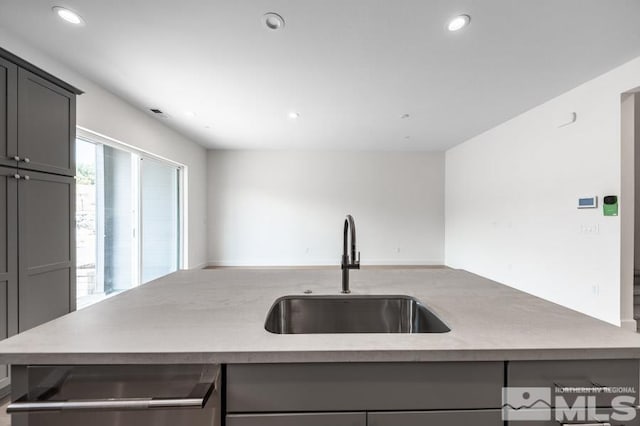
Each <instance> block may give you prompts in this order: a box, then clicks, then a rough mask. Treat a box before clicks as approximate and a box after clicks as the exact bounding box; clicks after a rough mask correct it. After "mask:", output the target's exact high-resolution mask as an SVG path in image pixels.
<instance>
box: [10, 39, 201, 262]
mask: <svg viewBox="0 0 640 426" xmlns="http://www.w3.org/2000/svg"><path fill="white" fill-rule="evenodd" d="M0 46H2V47H3V48H5V49H6V50H9V51H10V52H12V53H14V54H16V55H18V56H20V57H22V58H23V59H25V60H27V61H29V62H31V63H33V64H34V65H36V66H38V67H40V68H42V69H44V70H45V71H47V72H49V73H51V74H53V75H55V76H56V77H59V78H61V79H63V80H65V81H67V82H68V83H70V84H72V85H74V86H76V87H78V88H79V89H81V90H84V92H85V93H84V94H83V95H81V96H78V99H77V124H78V126H81V127H84V128H87V129H89V130H91V131H93V132H97V133H100V134H102V135H105V136H108V137H110V138H113V139H116V140H118V141H120V142H123V143H126V144H128V145H132V146H135V147H136V148H139V149H141V150H144V151H148V152H150V153H153V154H156V155H158V156H161V157H165V158H168V159H171V160H173V161H176V162H178V163H181V164H184V165H185V166H186V168H187V181H188V182H187V186H188V200H187V203H188V235H187V238H186V240H187V251H188V264H187V266H188V267H191V268H193V267H197V266H201V265H204V264H205V263H206V261H207V242H206V234H207V231H206V230H207V223H206V220H207V216H206V197H207V192H206V175H207V171H206V167H207V160H206V150H205V148H203V147H202V146H200V145H198V144H196V143H194V142H192V141H190V140H188V139H186V138H184V137H183V136H181V135H179V134H178V133H176V132H175V131H173V130H171V129H169V128H168V127H166V126H165V125H163V124H162V123H161V122H159V121H158V120H156V119H154V118H152V117H150V116H148V115H147V114H145V113H144V112H142V111H141V110H139V109H137V108H134V107H133V106H131V105H130V104H128V103H127V102H125V101H123V100H122V99H121V98H119V97H117V96H115V95H113V94H112V93H110V92H108V91H106V90H105V89H103V88H101V87H100V86H98V85H97V84H95V83H93V82H91V81H89V80H88V79H86V78H84V77H82V76H80V75H79V74H77V73H76V72H74V71H73V70H71V69H69V68H67V67H65V66H64V65H62V64H61V63H59V62H57V61H56V60H55V59H54V58H51V57H49V56H47V55H46V54H45V53H44V52H41V51H39V50H37V49H35V48H33V47H31V46H29V45H28V44H26V43H24V42H23V41H22V40H20V39H18V38H16V37H14V36H13V35H12V34H10V33H8V32H7V31H6V30H4V29H2V28H0ZM96 54H99V52H96Z"/></svg>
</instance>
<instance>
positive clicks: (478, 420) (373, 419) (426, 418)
mask: <svg viewBox="0 0 640 426" xmlns="http://www.w3.org/2000/svg"><path fill="white" fill-rule="evenodd" d="M502 423H503V422H502V417H501V413H500V410H469V411H462V410H460V411H410V412H387V413H368V414H367V426H441V425H446V426H471V425H473V426H496V425H501V424H502Z"/></svg>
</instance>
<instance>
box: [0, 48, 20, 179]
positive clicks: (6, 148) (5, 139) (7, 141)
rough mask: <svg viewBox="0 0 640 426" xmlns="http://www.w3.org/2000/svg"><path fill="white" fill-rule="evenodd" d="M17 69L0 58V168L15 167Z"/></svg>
mask: <svg viewBox="0 0 640 426" xmlns="http://www.w3.org/2000/svg"><path fill="white" fill-rule="evenodd" d="M17 76H18V67H16V66H15V65H14V64H12V63H11V62H7V61H5V60H4V59H2V58H0V166H14V167H15V166H16V164H17V163H16V161H15V160H14V158H13V157H14V156H16V155H17V154H18V147H17V141H18V140H17V125H18V115H17V107H18V101H17V93H18V90H17V89H18V77H17Z"/></svg>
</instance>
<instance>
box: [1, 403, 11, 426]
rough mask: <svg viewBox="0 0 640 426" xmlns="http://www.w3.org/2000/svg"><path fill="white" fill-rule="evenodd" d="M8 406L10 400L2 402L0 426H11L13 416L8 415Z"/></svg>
mask: <svg viewBox="0 0 640 426" xmlns="http://www.w3.org/2000/svg"><path fill="white" fill-rule="evenodd" d="M7 405H9V398H8V397H7V398H4V399H2V400H0V426H11V416H10V415H9V414H7Z"/></svg>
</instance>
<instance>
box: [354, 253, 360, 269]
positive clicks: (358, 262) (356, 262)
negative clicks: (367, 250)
mask: <svg viewBox="0 0 640 426" xmlns="http://www.w3.org/2000/svg"><path fill="white" fill-rule="evenodd" d="M355 264H356V265H358V266H360V252H358V259H357V260H355Z"/></svg>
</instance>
